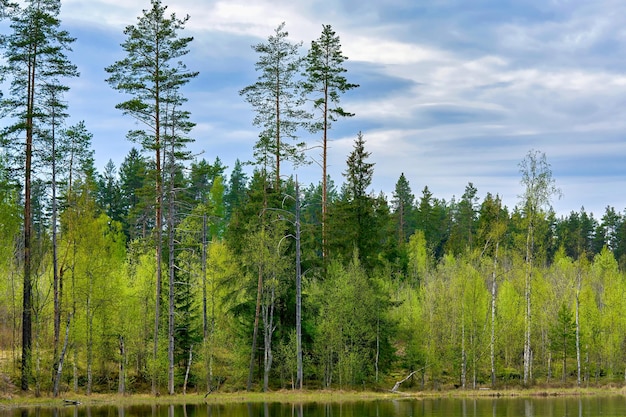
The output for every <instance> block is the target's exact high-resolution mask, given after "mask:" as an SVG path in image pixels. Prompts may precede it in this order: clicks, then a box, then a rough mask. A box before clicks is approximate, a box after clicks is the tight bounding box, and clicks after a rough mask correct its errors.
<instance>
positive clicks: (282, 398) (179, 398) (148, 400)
mask: <svg viewBox="0 0 626 417" xmlns="http://www.w3.org/2000/svg"><path fill="white" fill-rule="evenodd" d="M594 395H598V396H599V395H603V396H606V395H624V396H626V388H617V387H597V388H529V389H511V390H508V389H507V390H453V391H419V392H401V393H391V392H372V391H336V390H321V391H307V390H304V391H291V390H281V391H274V392H269V393H261V392H245V391H242V392H233V393H212V394H210V395H208V396H206V397H205V395H204V394H195V393H194V394H187V395H182V394H177V395H172V396H170V395H161V396H153V395H148V394H133V395H119V394H92V395H84V394H71V393H66V394H63V395H61V396H59V397H58V398H53V397H52V396H49V395H44V396H40V397H36V396H34V395H31V394H25V395H16V396H13V397H6V398H5V397H1V396H0V409H8V408H18V407H36V406H37V407H46V406H47V407H54V406H61V405H63V404H64V401H65V400H71V401H78V402H80V403H81V405H84V406H101V405H115V406H131V405H152V404H155V405H158V404H162V405H166V404H190V405H191V404H203V403H207V404H228V403H246V402H285V403H307V402H352V401H367V400H385V399H397V398H406V399H411V398H413V399H426V398H493V397H556V396H572V397H574V396H594Z"/></svg>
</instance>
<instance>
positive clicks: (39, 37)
mask: <svg viewBox="0 0 626 417" xmlns="http://www.w3.org/2000/svg"><path fill="white" fill-rule="evenodd" d="M60 10H61V2H60V0H37V1H35V0H29V1H27V2H26V4H25V6H24V7H23V8H19V7H18V6H15V11H14V13H12V14H11V33H10V34H8V35H5V36H3V37H2V38H0V43H1V44H2V47H3V48H4V50H5V52H4V58H5V64H4V65H3V67H2V73H3V74H7V75H9V76H10V77H11V79H10V96H9V97H8V98H6V99H4V100H3V101H2V113H3V115H4V116H5V117H7V116H8V117H9V118H10V119H11V121H10V122H9V123H8V126H7V127H6V128H5V129H4V131H3V135H2V137H3V138H5V142H4V143H3V146H4V147H7V148H9V147H11V145H15V144H19V145H18V147H19V148H21V147H22V146H23V148H21V149H15V147H14V148H13V149H12V151H13V152H15V155H16V158H15V160H16V161H19V163H20V165H22V167H23V173H24V174H23V175H24V183H23V186H24V218H23V220H24V227H23V231H24V251H23V262H24V286H23V309H22V378H21V387H22V389H23V390H27V389H28V388H29V383H30V378H31V367H32V364H31V347H32V281H31V274H32V264H31V261H32V258H31V255H32V253H31V248H32V242H31V240H32V224H31V220H32V205H31V204H32V199H31V198H32V181H33V174H34V167H35V166H36V162H37V161H36V160H34V158H35V156H36V155H35V151H34V150H35V149H37V148H38V147H40V146H41V145H42V142H43V140H44V137H48V138H49V135H46V132H49V131H50V127H51V125H54V124H55V123H54V122H52V121H51V119H50V118H51V112H50V111H51V109H53V108H54V110H55V111H56V110H58V109H59V108H60V107H62V106H59V101H58V100H56V99H54V100H53V101H54V102H55V105H53V106H51V103H52V101H51V97H52V96H51V95H50V94H49V92H50V91H51V89H52V90H54V91H55V92H56V93H57V98H58V94H59V93H61V92H62V91H63V90H64V88H63V87H62V83H61V80H63V79H64V78H68V77H73V76H77V75H78V72H77V70H76V67H75V66H74V65H73V64H71V62H70V61H69V59H68V57H67V55H66V53H67V52H69V51H71V44H72V42H74V38H72V37H71V36H70V35H69V33H68V32H67V31H65V30H61V28H60V27H61V21H60V19H59V13H60ZM22 135H24V136H22ZM17 138H19V140H16V139H17ZM23 138H25V141H24V140H23ZM22 144H23V145H22ZM56 332H58V329H55V333H56Z"/></svg>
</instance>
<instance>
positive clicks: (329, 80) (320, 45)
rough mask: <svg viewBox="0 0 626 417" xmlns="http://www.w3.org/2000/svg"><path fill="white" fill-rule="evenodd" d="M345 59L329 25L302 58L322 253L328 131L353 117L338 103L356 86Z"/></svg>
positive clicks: (324, 236)
mask: <svg viewBox="0 0 626 417" xmlns="http://www.w3.org/2000/svg"><path fill="white" fill-rule="evenodd" d="M347 59H348V58H347V57H346V56H344V55H343V52H342V51H341V41H340V39H339V36H338V35H337V34H336V33H335V31H333V29H332V27H331V26H330V25H323V26H322V34H321V35H320V37H319V39H317V40H315V41H312V42H311V49H309V52H308V54H307V56H306V58H305V65H304V74H303V75H304V76H305V77H306V81H305V82H304V93H305V94H306V95H307V96H309V97H311V98H312V101H313V106H314V108H315V115H314V121H313V123H311V124H310V130H311V131H312V132H320V131H321V132H322V163H321V165H322V246H323V247H322V253H323V255H324V256H326V214H327V205H328V184H327V180H328V174H327V168H328V141H329V138H328V131H329V130H330V128H331V126H332V122H336V121H337V120H338V119H339V117H352V116H354V113H349V112H347V111H345V110H344V109H343V108H342V107H341V106H339V102H340V98H341V94H343V93H345V92H346V91H348V90H352V89H353V88H356V87H358V86H359V85H358V84H352V83H349V82H348V80H347V79H346V77H345V76H344V75H343V74H344V73H345V72H346V71H347V70H346V69H345V67H344V66H343V63H344V61H345V60H347Z"/></svg>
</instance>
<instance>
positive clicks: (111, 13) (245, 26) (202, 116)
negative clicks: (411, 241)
mask: <svg viewBox="0 0 626 417" xmlns="http://www.w3.org/2000/svg"><path fill="white" fill-rule="evenodd" d="M163 3H164V4H167V5H168V6H169V9H168V10H169V11H171V12H175V13H176V14H177V15H178V16H180V17H182V16H184V15H186V14H189V15H190V17H191V19H190V21H189V22H188V25H187V29H186V33H187V34H189V35H192V36H194V37H195V40H194V41H193V43H192V44H191V53H190V54H189V55H188V56H187V58H186V63H187V64H188V67H190V69H193V70H197V71H200V75H199V76H198V78H197V79H195V80H194V81H192V83H191V84H190V85H189V88H188V90H187V97H188V98H189V109H190V110H191V111H192V115H193V120H194V121H195V122H196V123H197V127H196V128H195V130H194V131H193V137H194V138H195V139H196V143H195V144H194V148H193V149H194V150H195V151H197V152H201V151H203V152H204V153H203V154H202V155H200V156H199V158H205V159H207V160H208V161H213V160H214V159H215V157H216V156H219V157H220V159H221V160H222V161H223V162H224V164H226V165H228V166H229V170H228V171H227V172H228V173H230V169H232V167H233V164H234V161H235V160H236V158H239V159H240V160H242V161H245V160H249V159H250V158H251V153H252V152H251V150H252V146H253V144H254V142H255V141H256V139H257V135H258V131H257V130H256V129H255V128H254V127H253V126H252V124H251V121H252V117H253V113H252V111H251V109H250V107H249V105H248V104H247V103H246V102H245V101H244V100H243V98H242V97H241V96H239V94H238V92H239V90H240V89H242V88H243V87H245V86H247V85H249V84H252V83H253V82H254V81H255V80H256V77H257V74H256V73H255V71H254V63H255V62H256V59H257V56H256V54H255V53H254V51H253V50H252V48H251V45H253V44H256V43H259V42H262V41H264V40H265V39H267V37H268V36H269V35H271V34H272V32H273V30H274V29H275V28H276V27H277V26H278V25H279V24H280V23H281V22H283V21H284V22H285V23H286V30H287V31H288V32H289V38H290V39H291V40H292V41H294V42H298V41H303V42H304V46H303V48H302V51H303V52H305V51H306V48H307V45H309V44H310V42H311V40H313V39H317V38H318V37H319V35H320V32H321V29H322V24H330V25H332V27H333V29H334V30H335V31H336V32H337V34H338V35H339V36H340V37H341V41H342V45H343V51H344V53H345V55H346V56H348V57H349V60H348V61H347V62H346V67H347V68H348V72H347V74H346V75H347V77H348V79H349V81H351V82H354V83H358V84H360V88H358V89H357V90H353V91H352V92H349V93H347V94H345V95H344V96H343V98H342V104H343V107H344V108H345V109H346V110H348V111H351V112H354V113H356V116H355V117H354V118H352V119H349V120H342V121H339V122H338V123H336V124H335V126H334V128H333V131H332V133H331V135H332V139H333V142H332V144H331V150H330V152H331V154H330V164H331V166H330V173H331V176H332V177H333V179H334V180H335V182H336V183H341V182H343V177H342V176H341V172H342V171H343V170H344V169H345V160H346V157H347V155H348V153H349V152H350V150H351V149H352V145H353V141H354V138H355V137H356V135H357V132H358V131H362V132H363V135H364V138H365V140H366V147H367V149H368V150H369V151H371V153H372V156H371V159H372V161H373V162H375V164H376V165H375V173H374V181H373V186H372V189H373V190H374V191H376V192H379V191H383V192H385V193H386V194H387V195H388V196H390V195H391V192H392V190H393V188H394V185H395V183H396V181H397V180H398V178H399V176H400V174H401V173H404V174H405V176H406V177H407V179H408V180H409V183H410V185H411V187H412V189H413V192H414V194H415V195H416V196H418V197H419V195H420V194H421V191H422V189H423V188H424V186H428V187H429V189H430V190H431V192H432V193H433V194H434V195H435V197H438V198H444V199H446V200H450V199H451V198H452V197H453V196H456V197H457V198H458V197H460V196H461V195H462V194H463V192H464V189H465V187H466V185H467V184H468V182H472V183H473V184H474V185H475V187H476V188H477V189H478V192H479V196H480V198H481V199H482V198H483V197H484V196H485V194H486V193H487V192H491V193H492V194H500V195H501V196H502V197H503V199H504V201H505V203H506V204H507V206H509V207H513V206H514V205H515V204H517V203H518V195H519V194H520V193H521V192H522V189H521V186H520V173H519V167H518V164H519V162H520V161H521V160H522V159H523V158H524V156H525V155H526V154H527V153H528V151H529V150H531V149H535V150H539V151H541V152H544V153H545V154H546V156H547V159H548V162H549V163H550V164H551V168H552V172H553V176H554V178H555V180H556V183H557V185H558V186H559V187H560V188H561V190H562V192H563V196H562V198H561V199H560V200H556V201H554V203H553V206H554V208H555V210H556V211H557V213H559V214H568V213H569V212H570V211H572V210H574V211H578V210H579V209H580V208H581V207H582V206H584V207H585V209H586V210H587V211H592V212H593V213H594V214H595V215H596V217H601V216H602V214H603V212H604V208H605V207H606V206H613V207H615V208H616V209H617V210H618V211H623V210H624V209H625V208H626V194H625V192H624V191H625V190H626V138H625V134H626V72H625V70H626V50H625V49H626V25H625V24H624V23H626V2H624V1H623V0H594V1H587V0H419V1H416V0H384V1H383V0H370V1H362V0H170V1H169V2H168V1H164V2H163ZM148 7H149V0H142V1H138V0H89V1H85V0H64V1H63V6H62V16H61V17H62V20H63V25H64V27H65V28H66V29H67V30H69V31H70V33H71V34H72V35H73V36H75V37H76V38H77V41H76V43H75V44H74V48H73V49H74V52H73V53H72V54H71V59H72V60H73V61H74V62H75V63H76V64H77V65H78V66H79V69H80V71H81V74H82V76H81V78H80V79H78V80H75V81H72V83H71V86H72V91H71V93H70V95H69V96H68V100H69V103H70V112H71V114H72V115H73V116H72V117H73V121H78V120H85V122H86V124H87V127H88V129H90V130H91V131H92V132H93V134H94V148H95V152H96V163H97V165H98V167H99V168H100V169H101V167H102V166H104V164H105V163H106V162H107V161H108V160H109V159H111V160H113V162H114V163H115V164H116V165H117V166H119V164H120V163H121V162H122V161H123V159H124V157H125V155H126V154H127V152H128V150H129V149H130V147H131V146H132V144H131V143H129V142H128V141H127V140H126V139H125V134H126V132H127V131H128V130H129V129H131V128H133V127H134V122H133V120H132V119H130V118H129V117H126V116H123V115H122V114H121V113H120V112H119V111H117V110H115V108H114V106H115V104H116V103H118V102H120V101H121V100H122V99H123V98H124V97H123V96H122V95H121V94H120V93H118V92H116V91H114V90H112V89H111V88H110V87H109V86H108V84H106V83H105V82H104V79H105V78H106V73H105V72H104V67H105V66H107V65H110V64H112V63H113V62H114V61H115V60H118V59H121V58H122V57H123V51H122V49H121V47H120V46H119V45H120V43H121V42H122V41H123V40H124V35H123V29H124V27H125V26H127V25H129V24H134V23H135V22H136V19H137V17H138V16H139V15H140V14H141V10H142V9H146V8H148ZM305 139H306V140H307V141H308V142H310V143H311V144H312V145H314V144H315V143H316V141H317V138H315V137H310V138H305ZM311 157H312V158H315V157H317V155H316V152H315V151H314V152H312V153H311ZM319 171H320V169H319V167H317V166H316V165H312V166H311V167H309V168H307V169H301V170H298V172H297V174H298V175H299V177H300V179H301V180H302V181H304V182H306V183H311V182H318V178H319V176H320V172H319Z"/></svg>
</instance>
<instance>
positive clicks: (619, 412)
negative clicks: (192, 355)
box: [0, 396, 626, 417]
mask: <svg viewBox="0 0 626 417" xmlns="http://www.w3.org/2000/svg"><path fill="white" fill-rule="evenodd" d="M617 416H619V417H623V416H626V397H624V396H611V397H597V396H594V397H581V398H571V397H568V398H561V397H557V398H554V397H551V398H530V399H529V398H494V399H484V398H479V399H474V398H471V399H450V398H443V399H423V400H415V399H398V400H373V401H357V402H344V403H304V404H293V403H243V404H219V405H216V404H194V405H186V406H185V405H179V404H177V405H170V406H168V405H159V406H129V407H114V406H105V407H93V406H92V407H84V406H64V407H56V408H44V407H39V408H32V409H13V410H0V417H617Z"/></svg>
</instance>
